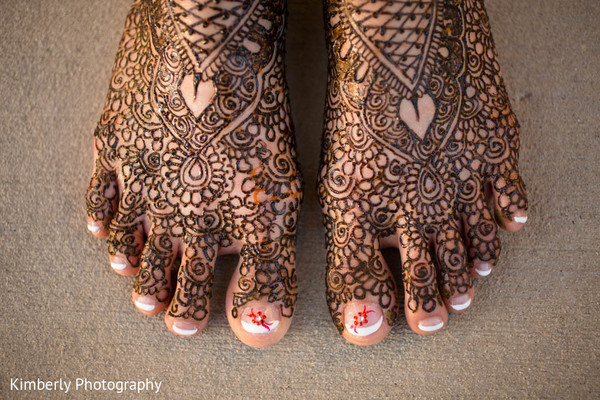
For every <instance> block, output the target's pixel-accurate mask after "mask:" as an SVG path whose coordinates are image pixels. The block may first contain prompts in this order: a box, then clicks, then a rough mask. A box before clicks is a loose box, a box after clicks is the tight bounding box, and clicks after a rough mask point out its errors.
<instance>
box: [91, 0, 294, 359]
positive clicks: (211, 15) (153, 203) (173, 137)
mask: <svg viewBox="0 0 600 400" xmlns="http://www.w3.org/2000/svg"><path fill="white" fill-rule="evenodd" d="M284 36H285V4H284V2H283V0H281V1H269V2H262V1H258V0H252V1H251V0H230V1H222V2H218V1H209V0H202V1H201V0H137V1H136V2H135V3H134V5H133V7H132V9H131V12H130V14H129V16H128V18H127V24H126V29H125V33H124V35H123V40H122V42H121V46H120V49H119V53H118V54H117V59H116V62H115V67H114V72H113V79H112V80H111V86H110V90H109V94H108V99H107V102H106V107H105V110H104V113H103V115H102V117H101V120H100V123H99V124H98V128H97V130H96V136H95V165H94V171H93V175H92V179H91V183H90V187H89V190H88V197H87V204H88V227H89V229H90V231H91V232H92V233H93V234H94V235H96V236H97V237H108V243H109V253H110V262H111V266H112V268H113V269H114V270H115V272H117V273H119V274H121V275H132V274H136V275H137V276H136V281H135V285H134V289H133V293H132V297H133V302H134V304H135V306H136V308H137V309H138V310H139V311H140V312H142V313H144V314H148V315H154V314H157V313H160V312H161V311H162V310H166V315H165V324H166V325H167V327H168V329H170V330H171V331H172V332H173V333H175V334H177V335H180V336H192V335H195V334H197V333H199V332H201V331H202V330H203V329H204V327H205V326H206V324H207V322H208V317H209V311H210V297H211V290H212V282H213V268H214V264H215V261H216V257H217V256H218V255H219V254H227V253H238V254H239V255H240V263H239V265H238V268H237V269H236V271H235V272H234V275H233V277H232V278H231V281H230V285H229V288H228V291H227V296H226V297H227V307H226V309H227V316H228V320H229V323H230V325H231V327H232V329H233V331H234V332H235V333H236V335H237V336H238V337H239V338H240V340H242V341H243V342H244V343H246V344H248V345H251V346H256V347H263V346H268V345H271V344H274V343H276V342H277V341H278V340H280V339H281V338H282V337H283V335H284V334H285V333H286V331H287V329H288V327H289V326H290V323H291V318H292V315H293V312H294V305H295V301H296V290H297V286H296V273H295V243H296V223H297V217H298V212H299V203H300V201H301V198H302V193H301V177H300V172H299V170H298V167H297V165H296V160H295V158H296V154H295V142H294V136H293V132H292V124H291V119H290V117H291V116H290V112H289V102H288V96H287V85H286V82H285V76H284V65H283V56H284V54H283V53H284V40H285V37H284ZM178 258H179V259H181V265H180V266H179V268H178V270H175V268H176V265H177V263H176V260H177V259H178Z"/></svg>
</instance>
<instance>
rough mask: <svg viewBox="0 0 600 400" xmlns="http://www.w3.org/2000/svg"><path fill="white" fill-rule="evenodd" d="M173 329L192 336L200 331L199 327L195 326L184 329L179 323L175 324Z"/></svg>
mask: <svg viewBox="0 0 600 400" xmlns="http://www.w3.org/2000/svg"><path fill="white" fill-rule="evenodd" d="M173 330H174V331H175V332H176V333H179V334H180V335H184V336H191V335H194V334H195V333H196V332H198V329H196V328H194V329H183V328H178V327H177V325H175V324H173Z"/></svg>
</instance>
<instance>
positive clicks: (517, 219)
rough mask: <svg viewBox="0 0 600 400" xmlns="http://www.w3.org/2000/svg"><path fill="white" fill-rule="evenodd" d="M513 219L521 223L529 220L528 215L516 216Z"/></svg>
mask: <svg viewBox="0 0 600 400" xmlns="http://www.w3.org/2000/svg"><path fill="white" fill-rule="evenodd" d="M513 221H515V222H518V223H519V224H524V223H525V222H527V216H524V217H514V218H513Z"/></svg>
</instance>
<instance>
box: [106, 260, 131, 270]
mask: <svg viewBox="0 0 600 400" xmlns="http://www.w3.org/2000/svg"><path fill="white" fill-rule="evenodd" d="M110 266H111V267H112V269H114V270H117V271H122V270H124V269H125V268H127V264H126V263H125V261H123V260H115V261H111V262H110Z"/></svg>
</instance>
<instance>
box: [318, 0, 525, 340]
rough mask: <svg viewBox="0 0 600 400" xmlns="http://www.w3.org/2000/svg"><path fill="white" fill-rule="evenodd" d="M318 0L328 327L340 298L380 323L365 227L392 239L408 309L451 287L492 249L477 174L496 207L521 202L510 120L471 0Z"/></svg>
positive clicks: (377, 272) (337, 318) (378, 289)
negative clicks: (324, 67) (369, 303)
mask: <svg viewBox="0 0 600 400" xmlns="http://www.w3.org/2000/svg"><path fill="white" fill-rule="evenodd" d="M324 4H325V11H326V12H325V15H326V30H327V34H328V47H329V60H330V65H329V71H330V73H329V80H328V85H329V88H328V96H327V106H326V112H325V131H324V136H323V137H324V139H323V151H322V160H321V165H322V168H321V173H320V177H319V198H320V201H321V206H322V207H323V210H324V214H325V216H324V220H325V227H326V231H327V245H328V274H327V281H328V294H327V299H328V303H329V306H330V310H331V314H332V317H333V320H334V322H335V324H336V326H337V327H338V329H339V330H340V331H342V330H343V329H344V326H343V324H342V321H341V320H342V306H343V304H345V303H347V302H348V301H350V300H353V299H363V298H365V296H366V295H369V296H370V297H372V298H375V299H379V303H380V305H381V306H382V307H383V309H384V310H387V319H388V323H389V324H390V325H391V324H392V323H393V322H394V319H395V317H396V315H397V314H398V305H397V304H396V305H395V306H394V307H391V306H390V304H391V301H390V298H391V297H392V296H394V293H395V286H394V283H393V279H392V278H391V277H390V276H389V273H388V272H387V271H386V269H385V268H383V267H382V261H381V254H380V252H379V243H378V242H379V239H380V238H382V237H386V236H390V235H396V236H397V237H398V238H399V245H400V248H401V252H402V254H403V271H404V273H403V277H404V280H405V289H406V296H407V304H408V308H409V309H410V310H412V311H416V310H418V309H419V308H422V309H424V310H426V311H433V310H435V309H436V307H438V306H440V305H441V304H442V299H441V296H444V297H446V298H447V297H449V296H451V295H453V294H455V293H465V292H466V291H467V290H468V288H470V287H471V285H472V282H471V280H470V279H469V277H468V276H469V270H470V268H471V267H472V264H473V261H474V260H481V261H490V260H495V258H496V257H497V256H498V253H499V242H498V239H497V236H496V225H495V223H494V222H493V219H492V217H491V214H490V212H489V210H488V206H487V202H486V198H485V196H484V188H485V186H486V185H488V184H491V186H493V188H494V189H495V190H496V192H497V193H499V199H498V200H497V203H498V206H499V209H500V210H501V214H502V215H501V216H502V217H504V218H507V217H508V216H509V215H510V213H511V212H513V211H515V210H516V209H526V206H527V203H526V199H525V190H524V185H523V183H522V181H521V179H520V176H519V174H518V167H517V160H518V150H519V138H518V130H519V125H518V123H517V120H516V118H515V116H514V114H513V113H512V111H511V108H510V104H509V101H508V96H507V94H506V91H505V89H504V84H503V81H502V77H501V73H500V67H499V65H498V61H497V55H496V52H495V48H494V44H493V41H492V37H491V33H490V29H489V23H488V20H487V15H486V12H485V9H484V7H483V3H482V1H480V0H419V1H409V0H396V1H383V0H325V1H324ZM432 249H435V250H432ZM434 266H435V268H434ZM436 269H437V271H436ZM440 291H441V293H440Z"/></svg>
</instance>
